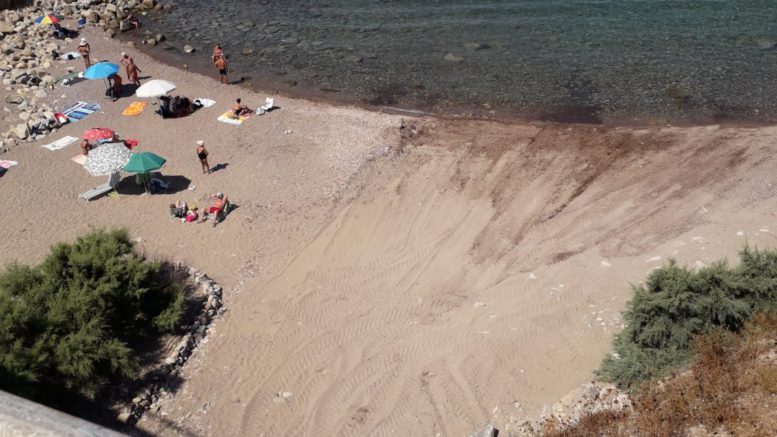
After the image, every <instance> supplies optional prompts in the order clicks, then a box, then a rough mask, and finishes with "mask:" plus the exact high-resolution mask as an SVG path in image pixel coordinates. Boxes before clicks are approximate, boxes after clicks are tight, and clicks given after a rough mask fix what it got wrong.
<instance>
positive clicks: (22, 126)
mask: <svg viewBox="0 0 777 437" xmlns="http://www.w3.org/2000/svg"><path fill="white" fill-rule="evenodd" d="M11 132H13V134H14V135H16V136H17V138H19V139H20V140H24V139H26V138H27V136H28V135H29V134H30V131H29V129H28V127H27V123H19V124H17V125H16V126H15V127H13V128H11Z"/></svg>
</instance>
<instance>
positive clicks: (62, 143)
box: [41, 136, 78, 152]
mask: <svg viewBox="0 0 777 437" xmlns="http://www.w3.org/2000/svg"><path fill="white" fill-rule="evenodd" d="M76 141H78V138H76V137H71V136H66V137H64V138H60V139H58V140H57V141H54V142H53V143H49V144H44V145H42V146H41V147H45V148H47V149H49V150H51V151H52V152H53V151H54V150H59V149H62V148H65V147H67V146H69V145H71V144H73V143H75V142H76Z"/></svg>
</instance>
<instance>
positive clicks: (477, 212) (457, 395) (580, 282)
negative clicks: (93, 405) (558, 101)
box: [0, 33, 777, 436]
mask: <svg viewBox="0 0 777 437" xmlns="http://www.w3.org/2000/svg"><path fill="white" fill-rule="evenodd" d="M89 37H90V39H91V40H92V49H93V52H94V53H95V54H96V56H95V57H96V58H99V57H104V58H109V59H112V58H116V57H118V56H114V54H117V53H119V52H121V51H122V47H121V45H120V43H119V42H117V41H113V40H107V39H103V38H102V37H100V36H98V35H97V34H96V33H95V34H93V35H89ZM134 57H135V60H136V62H138V65H139V66H140V67H141V68H142V69H143V72H144V73H147V74H149V75H151V76H153V77H154V78H164V79H169V80H172V81H174V82H176V83H177V84H178V85H179V90H180V93H181V94H182V95H188V96H189V97H210V98H213V99H215V100H217V102H218V103H217V106H216V107H214V108H213V109H206V110H202V111H200V112H198V113H195V114H194V115H192V116H191V117H188V118H184V119H177V120H162V119H161V118H159V117H157V116H155V115H153V113H152V112H151V111H152V110H153V109H154V108H153V107H152V106H150V107H148V109H147V110H146V112H144V113H143V114H141V115H140V116H138V117H136V118H129V117H122V116H120V115H119V114H120V112H121V110H122V109H123V108H124V107H126V105H128V104H129V103H130V102H131V101H133V100H135V99H130V98H125V99H121V100H119V101H118V102H116V103H110V102H107V101H104V100H102V99H101V95H102V91H103V89H102V86H99V85H98V84H94V83H82V84H78V85H76V86H74V87H72V88H68V89H61V88H60V89H58V90H57V92H56V93H55V94H57V95H59V93H60V92H62V93H63V94H65V95H67V97H66V98H65V99H63V100H68V101H71V100H89V101H99V103H101V104H102V105H103V108H104V112H103V113H101V114H94V115H92V116H90V117H89V118H88V119H87V120H86V121H82V122H79V123H77V124H74V125H72V126H68V127H66V128H64V129H62V130H61V131H60V134H61V135H73V136H77V135H79V134H80V132H81V131H82V130H83V129H86V128H88V127H92V126H107V127H112V128H115V129H116V130H117V131H118V132H120V133H121V134H122V135H124V136H125V137H130V138H135V139H138V140H140V141H141V146H140V150H149V151H154V152H155V153H159V154H160V155H162V156H165V157H166V158H168V164H167V166H166V167H165V170H164V173H165V174H166V175H171V176H178V177H181V178H186V179H188V180H190V181H191V183H192V184H194V185H196V187H197V188H196V190H194V191H188V190H183V191H178V192H176V193H173V194H168V195H155V196H149V195H139V194H132V193H134V191H133V188H132V181H131V180H130V179H127V180H125V181H123V182H122V186H120V188H119V192H120V193H124V194H121V195H120V196H119V197H118V198H103V199H100V200H98V201H95V202H93V203H90V204H84V203H82V202H80V201H79V200H78V199H77V195H78V193H80V192H81V191H84V190H86V189H87V188H89V187H90V186H93V185H96V184H98V183H99V182H102V180H97V179H96V178H92V177H91V176H89V175H88V174H87V173H86V172H85V171H84V170H83V169H82V168H80V167H79V166H78V165H76V164H74V163H73V162H71V161H70V159H69V158H70V157H71V156H72V155H75V154H76V153H77V150H76V149H75V148H74V147H73V146H70V147H68V148H66V149H64V150H61V151H57V152H50V151H48V150H45V149H43V148H41V147H38V144H37V143H36V144H32V145H24V146H21V147H18V148H16V149H14V150H12V151H11V152H10V153H8V154H6V155H4V159H15V160H18V161H19V162H20V166H18V167H16V168H14V169H12V170H11V171H9V173H8V174H6V175H5V176H4V177H3V178H2V179H0V199H2V200H3V205H5V206H6V207H5V208H4V209H3V211H2V213H0V222H1V223H3V226H2V227H0V241H2V246H0V247H2V249H3V250H2V251H0V253H1V255H0V260H1V261H2V262H3V263H6V262H9V261H11V260H14V259H17V260H20V261H24V262H34V261H38V260H40V259H41V258H42V257H43V256H44V255H45V253H46V250H47V247H48V246H49V245H50V244H52V243H54V242H56V241H60V240H65V239H71V238H74V237H75V236H76V235H78V234H80V233H82V232H84V231H86V230H88V229H90V228H92V227H94V226H126V227H128V228H129V229H130V231H131V232H132V234H133V236H135V237H138V238H140V239H141V241H140V242H139V247H140V248H141V249H143V250H144V251H146V253H148V254H149V255H151V256H160V257H161V256H163V257H170V258H172V259H174V260H180V261H183V262H186V263H189V264H193V265H195V266H197V267H199V268H202V269H204V270H206V271H207V272H208V273H209V275H211V276H213V277H215V278H216V279H217V280H218V281H219V283H221V284H222V285H223V286H224V288H225V300H226V305H227V308H228V309H229V311H228V312H227V314H226V315H225V316H224V318H223V319H222V320H220V321H219V322H218V323H217V324H216V325H215V326H214V327H213V332H212V334H211V335H210V336H209V337H208V339H207V344H205V345H203V346H202V347H201V348H200V349H199V350H198V351H197V352H196V353H195V356H194V357H193V359H192V361H191V363H190V364H189V365H188V366H187V368H186V370H185V371H184V375H183V376H184V378H185V380H186V383H185V384H184V385H183V387H182V388H181V389H180V390H179V391H178V392H177V393H175V394H173V395H172V396H171V397H170V398H167V399H163V400H162V401H160V403H159V405H158V408H157V409H153V410H152V411H151V412H149V413H148V414H147V415H146V416H145V417H144V419H143V420H142V421H141V423H140V426H141V427H142V428H143V429H145V430H148V431H150V432H153V433H155V434H161V435H219V436H220V435H265V436H285V435H310V436H320V435H332V436H335V435H343V436H347V435H375V436H382V435H385V436H394V435H441V436H456V435H464V434H466V433H467V432H470V431H473V430H474V429H476V428H479V427H481V426H482V425H483V424H485V423H487V422H494V423H496V424H497V426H498V428H500V429H501V430H503V431H507V430H509V429H510V427H511V426H513V427H514V426H515V425H516V423H517V422H519V421H520V419H521V418H522V417H531V416H534V415H537V414H539V413H540V412H541V411H542V407H543V406H544V405H548V404H550V403H552V402H554V401H555V400H556V399H558V398H560V397H561V396H563V394H564V393H566V392H568V391H569V390H571V389H573V388H575V387H577V386H578V385H579V384H580V383H582V382H584V381H585V380H587V379H589V378H590V377H591V371H592V370H593V369H594V368H596V366H597V365H598V363H599V362H600V360H601V357H602V356H603V354H605V353H606V352H607V351H608V350H609V341H610V339H611V336H612V334H613V332H615V331H617V329H619V327H620V323H621V321H620V318H619V311H620V309H621V308H622V307H623V304H624V302H625V300H626V299H627V298H628V296H629V289H628V284H629V283H630V282H636V281H639V280H640V279H642V278H644V277H645V275H646V274H647V273H648V272H649V271H650V270H651V269H653V268H655V267H657V266H659V265H660V264H661V262H663V261H664V260H666V259H668V258H669V257H676V258H677V259H678V260H679V261H680V262H681V263H686V264H689V265H693V264H694V263H709V262H712V261H714V260H717V259H718V258H720V257H723V256H728V257H731V256H733V255H734V254H735V253H736V251H737V250H738V249H739V248H740V247H741V245H742V244H744V242H745V241H747V242H749V243H750V244H753V245H758V246H762V247H771V246H773V245H774V237H773V233H772V230H774V229H777V227H776V225H775V224H774V213H773V211H774V210H775V208H774V207H775V206H776V205H775V203H776V199H775V196H774V189H773V184H775V183H776V182H775V177H774V176H773V174H772V173H773V172H771V168H770V167H771V165H770V164H771V163H772V152H773V145H772V143H773V141H772V138H774V135H775V133H777V129H776V128H771V127H769V128H757V129H744V128H725V129H724V128H719V127H717V126H709V127H697V128H684V129H679V128H653V129H626V128H604V127H593V126H570V125H552V124H523V123H510V124H501V123H495V122H479V121H468V120H442V119H432V118H423V119H415V120H405V123H406V124H407V123H414V124H415V125H416V128H417V129H416V130H415V133H414V134H412V135H408V136H406V137H401V134H400V129H399V126H400V118H399V117H397V116H394V115H387V114H381V113H378V112H368V111H364V110H360V109H356V108H350V107H332V106H328V105H324V104H320V103H312V102H308V101H304V100H296V99H290V98H285V97H283V96H276V100H277V101H278V102H279V104H280V106H281V109H280V110H278V111H275V112H272V113H270V114H269V115H267V116H264V117H261V118H257V119H253V120H249V121H248V122H246V123H244V124H243V125H242V126H240V127H235V126H229V125H225V124H221V123H217V122H216V120H215V118H216V116H217V115H218V114H219V113H220V112H221V111H219V109H223V108H225V107H227V106H228V105H229V102H231V100H232V99H233V98H235V97H237V96H242V97H243V100H244V101H248V102H251V101H255V102H261V101H263V98H264V96H265V94H254V93H252V92H249V91H245V90H242V89H240V88H238V87H234V86H232V87H226V86H222V85H219V84H217V83H215V81H214V80H213V79H212V78H207V77H201V76H197V75H194V74H190V73H187V72H184V71H179V70H176V69H174V68H172V67H169V66H165V65H161V64H158V63H156V62H154V61H152V60H151V59H150V58H148V57H146V56H144V55H143V54H135V55H134ZM58 98H59V97H58ZM288 131H291V132H290V133H286V132H288ZM57 137H58V134H55V135H53V136H51V137H50V138H51V139H54V138H57ZM48 139H49V138H47V140H48ZM197 139H204V140H205V141H206V144H207V145H208V148H209V150H210V151H211V164H212V165H215V164H218V163H223V164H226V167H225V168H224V169H223V170H219V171H217V172H216V173H213V174H211V175H207V176H206V175H201V174H199V163H198V162H197V160H196V157H195V154H194V141H196V140H197ZM215 191H223V192H225V193H227V195H228V196H229V197H230V198H231V199H232V200H233V201H234V202H235V203H236V204H237V205H238V206H239V208H238V209H237V210H235V211H234V212H233V213H232V214H230V217H229V218H228V220H227V221H226V222H224V223H223V224H221V225H219V226H218V227H216V228H211V227H210V226H205V225H183V224H181V223H178V222H175V221H170V220H169V219H168V218H167V212H166V206H167V204H168V203H170V202H171V201H174V200H175V199H177V198H183V199H186V200H189V201H197V202H200V203H204V202H205V197H206V196H207V194H208V193H211V192H215ZM9 205H12V206H11V207H8V206H9ZM279 394H280V396H279ZM284 395H286V396H284Z"/></svg>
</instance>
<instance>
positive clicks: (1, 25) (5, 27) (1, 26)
mask: <svg viewBox="0 0 777 437" xmlns="http://www.w3.org/2000/svg"><path fill="white" fill-rule="evenodd" d="M14 32H15V30H14V27H13V26H12V25H11V24H9V23H8V22H7V21H0V33H2V34H6V33H14Z"/></svg>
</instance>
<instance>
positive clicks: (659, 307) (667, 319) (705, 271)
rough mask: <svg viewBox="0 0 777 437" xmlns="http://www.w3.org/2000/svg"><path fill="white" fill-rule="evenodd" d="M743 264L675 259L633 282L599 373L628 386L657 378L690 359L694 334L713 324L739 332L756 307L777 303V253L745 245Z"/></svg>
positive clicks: (770, 305) (713, 325)
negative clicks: (689, 263)
mask: <svg viewBox="0 0 777 437" xmlns="http://www.w3.org/2000/svg"><path fill="white" fill-rule="evenodd" d="M740 257H741V263H740V265H739V266H737V267H736V268H730V267H729V266H728V265H727V263H726V262H724V261H721V262H718V263H716V264H713V265H711V266H708V267H705V268H702V269H700V270H698V271H696V272H693V271H690V270H688V269H686V268H683V267H679V266H678V265H677V263H676V262H675V261H674V260H670V261H669V263H668V264H667V265H666V266H664V267H662V268H660V269H657V270H655V271H653V272H652V273H651V274H650V275H649V277H648V279H647V281H646V283H645V284H643V285H639V286H632V289H633V291H634V297H633V298H632V299H631V301H630V302H629V303H628V305H627V308H626V311H625V314H624V320H625V322H626V327H625V328H624V329H623V331H622V332H621V333H620V334H618V335H617V336H616V338H615V340H614V349H615V353H614V354H613V355H611V356H608V357H607V358H605V360H604V362H603V363H602V366H601V368H600V369H599V371H598V372H597V373H598V376H599V377H601V378H603V379H606V380H610V381H613V382H616V383H617V384H618V385H619V386H621V387H624V386H629V385H631V384H633V383H635V382H638V381H641V380H645V379H650V378H659V377H662V376H663V375H665V374H666V372H667V371H669V370H670V369H673V368H676V367H678V366H681V365H683V364H685V363H686V362H687V361H688V357H689V350H690V346H691V343H692V340H693V338H694V337H695V336H696V335H698V334H701V333H706V332H708V331H710V330H711V329H713V328H721V329H723V330H726V331H732V332H738V331H739V330H740V329H742V327H743V326H744V324H745V323H746V322H747V320H748V319H749V318H750V316H751V315H752V314H753V312H754V311H755V310H757V309H769V308H774V307H775V305H776V304H777V252H774V251H758V250H751V249H750V248H748V247H745V248H744V249H743V250H742V251H741V252H740Z"/></svg>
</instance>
